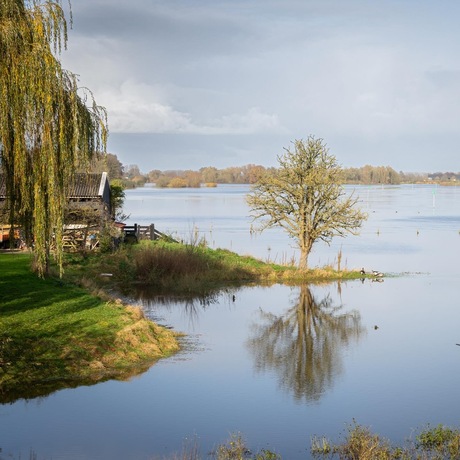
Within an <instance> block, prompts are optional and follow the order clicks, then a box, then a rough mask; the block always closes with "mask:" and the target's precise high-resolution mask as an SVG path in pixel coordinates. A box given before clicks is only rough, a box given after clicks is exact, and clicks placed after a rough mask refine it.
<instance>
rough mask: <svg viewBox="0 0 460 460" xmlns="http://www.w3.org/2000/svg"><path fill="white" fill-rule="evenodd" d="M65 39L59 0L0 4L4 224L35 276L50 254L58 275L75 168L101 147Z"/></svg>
mask: <svg viewBox="0 0 460 460" xmlns="http://www.w3.org/2000/svg"><path fill="white" fill-rule="evenodd" d="M66 43H67V22H66V18H65V14H64V10H63V8H62V5H61V2H60V0H55V1H49V0H43V1H40V0H1V1H0V172H2V173H3V174H4V176H5V179H6V180H5V183H6V192H7V193H6V195H7V206H6V207H7V210H8V220H9V223H10V224H11V226H12V227H11V228H13V225H19V226H21V228H22V229H23V231H24V235H25V238H26V241H27V242H28V243H29V245H31V246H32V247H33V250H34V254H35V262H36V263H35V267H36V270H37V272H38V274H39V275H40V276H44V275H45V274H46V273H47V271H48V268H49V262H50V258H51V256H52V255H54V257H55V258H56V260H57V262H58V264H59V266H60V267H61V272H62V231H63V215H64V208H65V202H66V197H67V188H68V186H69V183H70V182H71V178H72V174H73V172H74V171H75V170H76V168H77V167H81V165H82V164H84V162H85V161H87V160H89V159H90V158H91V157H92V156H93V155H94V154H95V152H101V151H105V150H106V138H107V129H106V126H107V123H106V114H105V110H104V109H103V108H101V107H98V106H97V105H96V103H95V101H94V98H93V97H92V94H91V93H90V92H89V90H82V89H80V88H79V87H78V81H77V78H76V76H75V75H74V74H73V73H71V72H69V71H66V70H65V69H63V68H62V66H61V63H60V61H59V59H58V57H59V54H60V52H61V50H62V49H63V48H65V46H66ZM12 237H13V235H11V240H12Z"/></svg>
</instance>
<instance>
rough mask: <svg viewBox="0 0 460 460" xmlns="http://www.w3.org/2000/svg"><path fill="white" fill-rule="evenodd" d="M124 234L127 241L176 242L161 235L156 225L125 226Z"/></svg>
mask: <svg viewBox="0 0 460 460" xmlns="http://www.w3.org/2000/svg"><path fill="white" fill-rule="evenodd" d="M123 233H124V237H125V241H129V240H134V241H139V240H158V239H159V238H165V239H168V240H170V241H175V240H174V239H173V238H171V237H170V236H168V235H165V234H164V233H161V232H160V231H159V230H157V229H156V228H155V225H154V224H150V225H138V224H134V225H125V227H124V228H123Z"/></svg>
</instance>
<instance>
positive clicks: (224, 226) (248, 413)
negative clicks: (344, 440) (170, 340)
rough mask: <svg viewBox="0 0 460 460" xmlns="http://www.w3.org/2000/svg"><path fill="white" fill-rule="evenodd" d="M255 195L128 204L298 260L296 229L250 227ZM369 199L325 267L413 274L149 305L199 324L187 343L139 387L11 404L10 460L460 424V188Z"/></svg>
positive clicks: (156, 315)
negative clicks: (359, 222)
mask: <svg viewBox="0 0 460 460" xmlns="http://www.w3.org/2000/svg"><path fill="white" fill-rule="evenodd" d="M351 189H352V188H350V191H351ZM247 190H248V189H247V187H246V186H222V187H218V188H216V189H199V190H157V189H154V188H144V189H137V190H132V191H129V192H128V193H127V200H126V209H125V211H126V212H127V213H129V214H131V218H130V219H131V222H133V223H134V222H137V223H141V224H147V223H151V222H153V223H155V225H156V226H157V228H158V229H159V230H161V231H163V232H170V233H173V234H175V235H176V236H178V237H180V238H184V239H186V240H190V239H191V238H194V236H193V235H194V234H195V233H196V232H198V234H199V236H200V238H206V240H207V241H208V244H209V245H210V246H212V247H226V248H229V249H233V250H234V251H236V252H239V253H249V254H253V255H255V256H257V257H260V258H263V259H270V260H277V261H283V260H290V259H291V258H292V257H293V256H294V255H295V250H294V248H293V247H291V243H292V242H291V241H290V240H288V239H287V238H286V237H285V235H283V234H282V233H281V232H280V231H270V232H267V233H265V234H262V235H258V236H254V234H252V233H251V232H250V225H251V221H250V218H249V217H248V214H249V211H248V209H247V207H246V205H245V202H244V194H245V193H246V192H247ZM355 193H357V194H358V195H359V197H360V200H361V205H362V207H363V208H364V209H365V210H366V211H367V212H368V213H369V220H368V221H367V222H366V224H365V225H364V227H363V229H362V232H361V235H360V236H359V237H349V238H347V239H343V240H337V241H335V242H334V243H333V244H332V245H331V246H330V247H328V246H326V245H323V246H322V245H319V246H317V247H315V249H314V251H313V253H312V255H311V258H310V264H311V265H313V266H314V265H322V264H325V263H336V259H337V254H338V252H339V251H340V250H341V251H342V254H343V256H342V265H345V264H346V265H347V266H348V267H349V268H355V267H356V268H361V267H365V268H366V269H374V268H375V269H378V270H382V271H385V272H387V273H395V274H400V273H404V276H398V277H388V278H385V280H384V281H383V282H372V281H370V280H366V281H364V282H361V281H356V282H348V283H340V284H338V283H333V284H330V285H325V286H301V287H286V286H273V287H269V288H263V287H254V288H244V289H241V290H236V291H228V292H223V293H222V294H220V295H218V296H216V297H215V298H213V299H208V301H207V302H203V301H202V302H200V301H194V302H193V301H189V302H173V301H169V302H168V301H166V300H165V299H150V300H149V299H147V300H138V302H139V303H141V304H142V305H143V306H144V308H145V311H146V312H147V314H148V315H149V316H150V317H151V318H152V319H154V320H156V321H158V322H160V323H161V324H165V325H168V326H171V327H174V328H175V329H177V330H180V331H183V332H185V333H186V334H187V338H186V340H185V344H184V345H185V347H184V351H183V352H181V353H179V354H177V355H175V356H173V357H171V358H169V359H165V360H162V361H160V362H159V363H157V364H156V365H154V366H153V367H152V368H151V369H150V370H149V371H147V372H146V373H144V374H142V375H140V376H138V377H136V378H133V379H132V380H131V381H129V382H116V381H109V382H105V383H101V384H98V385H95V386H91V387H79V388H77V389H71V390H61V391H58V392H56V393H54V394H52V395H51V396H49V397H47V398H42V399H35V400H30V401H24V400H20V401H17V402H15V403H13V404H8V405H2V406H0V424H1V429H0V448H2V451H1V453H0V458H2V457H1V456H2V455H3V457H5V458H20V457H21V458H27V457H28V455H29V452H30V451H31V450H33V451H34V452H35V453H36V454H37V457H38V459H45V458H46V459H51V458H52V459H55V460H56V459H101V460H105V459H111V460H113V459H151V458H159V457H161V456H166V455H168V454H171V453H173V452H178V451H180V450H181V448H182V446H183V444H184V442H187V440H190V439H194V437H196V438H197V440H198V442H199V444H200V446H201V452H202V454H203V456H205V454H206V453H207V452H209V451H210V450H212V448H213V446H215V445H216V444H217V443H219V442H223V441H225V440H226V439H227V438H228V437H229V435H230V433H234V432H241V433H243V434H244V437H245V438H246V439H247V442H248V444H249V445H250V447H251V448H253V449H254V450H257V449H260V448H271V449H273V450H276V451H277V452H279V453H280V454H281V455H282V456H283V458H284V459H294V460H296V459H308V458H309V446H310V440H311V437H312V436H313V435H314V434H318V435H322V434H325V435H330V436H332V437H334V438H337V436H339V435H340V434H341V433H343V430H344V429H345V428H346V424H347V423H350V422H351V421H352V420H353V419H355V420H357V421H358V422H359V423H361V424H364V425H368V426H370V427H371V428H372V429H373V430H375V431H376V432H378V433H381V434H382V435H384V436H387V437H389V438H390V439H392V440H393V441H395V442H400V441H403V440H404V439H405V438H407V437H409V436H410V435H411V433H412V430H414V429H417V428H421V427H424V426H425V425H426V423H431V424H437V423H444V424H448V425H455V426H460V418H459V415H458V414H459V413H460V411H459V409H460V398H459V396H458V394H459V388H460V347H459V346H457V345H456V344H457V343H460V327H459V326H460V300H459V299H460V287H459V281H460V268H459V264H458V258H459V254H460V251H459V249H460V233H459V232H460V189H459V188H458V187H449V188H447V187H442V188H441V187H438V188H435V187H432V186H401V187H385V188H382V187H357V188H356V190H355ZM233 296H235V297H234V299H233ZM375 326H378V328H377V329H375Z"/></svg>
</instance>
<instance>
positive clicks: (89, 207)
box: [0, 172, 112, 251]
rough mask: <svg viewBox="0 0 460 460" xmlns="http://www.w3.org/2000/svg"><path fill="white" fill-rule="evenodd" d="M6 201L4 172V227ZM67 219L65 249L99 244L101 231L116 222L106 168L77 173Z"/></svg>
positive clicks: (0, 200)
mask: <svg viewBox="0 0 460 460" xmlns="http://www.w3.org/2000/svg"><path fill="white" fill-rule="evenodd" d="M6 204H7V196H6V183H5V177H4V174H2V173H0V226H1V225H2V223H3V224H5V225H4V227H6V221H7V213H6V212H5V211H6ZM2 211H4V212H3V213H2ZM64 222H65V224H64V235H63V245H64V249H65V250H69V251H72V250H82V249H84V250H92V249H95V248H97V247H98V246H99V235H100V233H101V231H102V230H103V229H104V228H106V227H107V226H108V225H110V224H112V210H111V201H110V185H109V180H108V177H107V173H106V172H102V173H75V175H74V177H73V180H72V182H71V183H70V184H69V188H68V196H67V205H66V209H65V217H64ZM2 239H4V238H3V237H2Z"/></svg>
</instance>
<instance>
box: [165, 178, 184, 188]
mask: <svg viewBox="0 0 460 460" xmlns="http://www.w3.org/2000/svg"><path fill="white" fill-rule="evenodd" d="M168 187H169V188H186V187H187V181H186V180H185V179H184V178H182V177H174V178H173V179H171V180H170V181H169V183H168Z"/></svg>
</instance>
